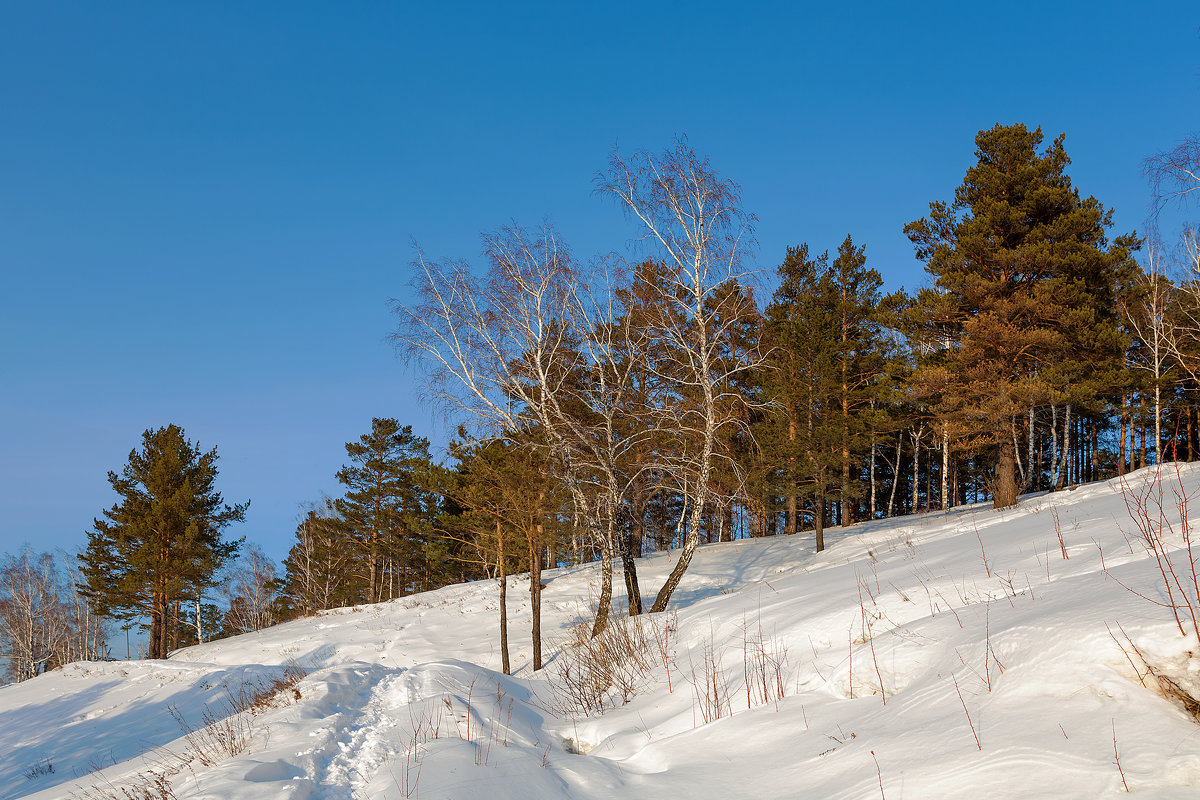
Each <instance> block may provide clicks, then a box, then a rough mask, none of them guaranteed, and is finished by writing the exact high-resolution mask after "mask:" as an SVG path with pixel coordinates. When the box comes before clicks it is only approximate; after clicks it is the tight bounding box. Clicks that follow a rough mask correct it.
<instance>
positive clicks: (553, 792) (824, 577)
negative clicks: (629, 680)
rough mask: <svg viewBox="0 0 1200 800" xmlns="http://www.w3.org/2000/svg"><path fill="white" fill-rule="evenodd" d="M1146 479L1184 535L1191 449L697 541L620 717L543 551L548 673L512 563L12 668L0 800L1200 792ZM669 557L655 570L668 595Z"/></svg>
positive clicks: (1198, 752)
mask: <svg viewBox="0 0 1200 800" xmlns="http://www.w3.org/2000/svg"><path fill="white" fill-rule="evenodd" d="M1155 481H1159V482H1160V483H1159V486H1160V488H1161V490H1162V492H1163V498H1164V505H1165V506H1166V509H1167V512H1166V513H1167V514H1168V517H1169V518H1171V520H1172V521H1173V523H1174V530H1175V534H1178V532H1179V525H1178V513H1179V512H1178V509H1177V504H1176V503H1175V498H1174V495H1173V491H1174V492H1177V491H1180V487H1182V489H1183V490H1186V491H1187V492H1188V493H1190V494H1194V493H1196V492H1198V491H1200V467H1195V466H1190V465H1187V466H1181V467H1178V468H1176V467H1175V466H1173V465H1170V466H1168V467H1166V468H1163V469H1162V471H1161V472H1156V471H1155V470H1153V469H1150V470H1143V471H1140V472H1138V473H1135V474H1134V475H1132V476H1129V477H1127V478H1126V479H1124V480H1114V481H1110V482H1107V483H1099V484H1093V485H1089V486H1085V487H1082V488H1079V489H1077V490H1075V491H1070V492H1061V493H1056V494H1047V495H1039V496H1030V497H1026V498H1023V499H1022V501H1021V503H1020V505H1019V506H1018V507H1016V508H1012V509H1008V510H1004V511H994V510H992V509H991V508H988V507H985V506H969V507H964V508H959V509H955V510H953V511H951V512H949V513H931V514H925V515H920V516H915V517H905V518H901V519H896V520H881V521H873V522H868V523H862V524H858V525H854V526H851V527H847V528H842V529H833V530H829V531H827V532H826V539H827V541H828V542H829V543H830V544H829V547H828V549H827V550H826V551H825V552H823V553H819V554H818V553H815V552H814V549H813V542H812V539H811V538H810V537H808V536H805V535H803V534H801V535H797V536H793V537H778V538H770V539H757V540H746V541H738V542H732V543H725V544H712V545H707V546H703V547H701V548H700V549H699V550H698V551H697V553H696V556H695V558H694V560H693V561H692V565H691V567H690V569H689V571H688V573H687V575H686V577H685V578H684V581H683V583H682V584H681V586H680V587H679V590H678V591H677V593H676V595H675V597H674V599H673V601H672V607H673V611H672V612H669V613H668V614H666V615H655V617H654V618H651V619H650V620H649V621H647V622H645V623H644V624H645V625H647V626H649V627H648V628H647V630H650V631H657V632H658V634H659V635H660V636H669V637H670V638H669V640H668V644H667V651H666V653H665V655H664V654H662V653H659V654H657V655H652V656H651V657H650V659H649V661H650V662H651V666H650V667H649V668H647V669H646V670H644V673H645V674H643V675H640V676H639V678H638V681H637V691H636V692H635V693H634V694H633V695H632V697H631V698H630V699H629V700H628V702H626V703H622V702H621V700H622V698H620V697H617V696H616V691H615V689H614V691H613V692H612V693H611V694H612V696H611V697H610V703H609V707H608V709H607V710H606V711H605V712H604V713H603V714H590V715H589V714H584V713H582V712H581V711H578V710H574V711H573V710H571V709H570V708H569V703H567V702H565V699H564V693H563V690H562V688H561V685H558V684H556V680H557V679H556V677H555V676H556V675H558V674H559V673H560V672H561V669H562V667H563V665H564V664H565V663H567V661H568V660H569V657H568V656H567V655H564V654H561V653H560V652H559V649H558V648H559V645H561V644H563V643H565V642H567V641H568V640H569V638H570V635H569V634H570V630H569V629H570V628H571V626H574V625H577V624H579V623H581V622H583V621H584V620H586V619H588V618H589V617H590V616H591V613H592V609H591V607H590V606H589V601H590V600H591V599H592V598H594V597H595V596H596V595H597V584H598V573H597V570H596V567H594V566H587V567H580V568H572V569H562V570H553V571H550V572H548V573H546V575H545V581H546V583H547V588H546V590H545V593H544V599H543V607H544V623H543V626H544V630H545V631H546V632H547V640H548V646H547V655H548V661H549V664H548V666H547V668H546V669H545V670H543V671H542V672H540V673H537V674H535V673H534V672H533V671H532V669H531V665H530V661H529V659H530V648H529V645H528V623H529V599H528V591H527V589H528V581H527V579H523V578H521V577H515V578H512V579H511V584H510V588H509V604H510V625H511V627H510V631H511V639H512V641H513V643H514V647H513V664H514V675H513V676H511V677H510V676H505V675H503V674H501V673H500V672H499V671H498V670H499V667H500V655H499V651H498V635H497V631H496V627H497V601H498V593H497V588H496V584H495V582H494V581H481V582H477V583H472V584H466V585H459V586H451V587H447V588H444V589H440V590H438V591H434V592H429V593H426V594H421V595H414V596H411V597H406V598H403V599H401V600H397V601H394V602H391V603H385V604H380V605H374V606H363V607H358V608H350V609H340V610H336V611H332V612H327V613H324V614H321V615H319V616H316V617H312V618H308V619H301V620H296V621H293V622H289V623H286V624H283V625H279V626H276V627H274V628H271V629H269V630H266V631H263V632H261V633H257V634H248V635H244V636H238V637H235V638H232V639H226V640H223V641H220V642H214V643H210V644H205V645H200V646H197V647H191V648H188V649H185V650H182V651H179V652H176V653H174V654H172V655H171V657H170V658H169V659H166V660H163V661H137V662H109V663H79V664H72V665H70V666H68V667H66V668H64V669H60V670H57V671H55V672H53V673H50V674H47V675H44V676H41V677H39V678H36V679H34V680H31V681H27V682H25V683H21V684H16V685H11V686H7V687H5V688H3V689H0V754H2V755H0V800H15V798H37V800H51V798H70V797H75V798H102V797H105V798H106V797H122V796H123V795H121V794H120V793H119V790H120V788H121V787H123V786H131V785H134V784H136V781H137V775H138V774H139V773H141V774H142V775H143V776H146V775H153V774H155V772H154V771H155V770H158V771H159V772H162V771H163V770H164V769H167V768H168V767H169V766H170V765H176V766H175V767H174V768H172V769H177V770H178V771H176V772H175V773H174V774H173V775H171V776H170V778H169V782H170V786H171V791H172V792H173V793H174V796H175V797H177V798H178V800H215V799H216V798H231V799H233V800H251V799H253V800H264V799H268V798H281V799H282V798H292V799H293V800H366V799H367V798H371V799H372V800H393V799H394V798H404V797H420V798H427V799H429V800H433V799H434V798H473V799H474V798H487V800H507V798H522V800H524V799H526V798H530V797H555V798H559V797H561V798H579V799H580V800H582V799H583V798H610V797H637V798H648V799H651V800H653V799H654V798H664V800H665V798H679V797H686V798H689V800H709V798H713V799H714V800H716V799H718V798H719V799H720V800H726V799H727V798H735V797H756V798H792V797H801V796H802V797H806V798H872V797H878V798H884V800H903V799H904V798H909V800H918V799H919V800H930V799H933V798H955V800H957V799H958V798H963V797H986V798H997V799H999V798H1019V799H1020V800H1031V799H1032V798H1043V797H1044V798H1064V797H1079V798H1098V797H1110V796H1117V795H1122V794H1124V793H1125V785H1126V784H1128V787H1129V789H1130V790H1132V792H1133V793H1134V794H1136V795H1138V796H1141V797H1149V798H1194V797H1197V796H1200V726H1198V725H1197V723H1196V722H1194V721H1193V720H1192V719H1191V718H1190V717H1189V716H1188V715H1187V714H1186V713H1185V712H1184V710H1183V709H1182V708H1181V707H1180V706H1178V705H1177V704H1173V703H1172V702H1170V701H1168V700H1166V699H1164V698H1163V697H1161V696H1160V695H1159V694H1158V693H1156V692H1153V691H1151V690H1150V689H1148V688H1146V687H1145V686H1143V685H1142V682H1141V681H1139V679H1138V675H1137V672H1135V670H1140V669H1141V665H1140V663H1138V658H1137V656H1136V654H1131V653H1127V652H1125V651H1126V650H1129V648H1130V646H1131V644H1132V645H1133V646H1136V647H1137V648H1138V649H1139V650H1140V651H1141V652H1142V654H1143V655H1144V656H1145V658H1146V659H1147V660H1149V661H1150V662H1151V663H1153V664H1154V665H1155V666H1156V667H1157V668H1158V669H1160V670H1161V671H1163V672H1164V673H1166V674H1169V675H1170V676H1171V677H1172V678H1173V679H1174V680H1175V681H1176V682H1177V683H1178V684H1179V685H1180V686H1182V687H1183V688H1185V689H1189V690H1191V691H1192V692H1193V693H1194V694H1200V691H1198V689H1200V680H1198V679H1200V658H1197V657H1196V656H1195V655H1194V654H1196V653H1200V649H1198V647H1200V643H1198V642H1196V641H1195V639H1194V638H1192V637H1184V636H1181V635H1180V631H1179V628H1178V626H1177V625H1176V624H1175V621H1174V618H1173V617H1172V615H1171V613H1170V611H1169V610H1168V609H1166V608H1163V607H1161V606H1159V605H1156V604H1155V603H1154V602H1151V601H1153V600H1159V601H1162V600H1164V599H1165V595H1164V593H1163V590H1162V586H1161V579H1160V577H1159V571H1158V568H1157V567H1156V565H1155V562H1154V560H1153V559H1151V558H1149V557H1148V556H1147V554H1146V551H1145V549H1144V548H1143V547H1142V546H1141V545H1140V543H1139V540H1138V539H1137V538H1136V528H1135V526H1134V524H1133V521H1132V520H1131V518H1130V514H1129V511H1128V509H1127V504H1126V494H1125V492H1128V491H1139V490H1141V489H1142V488H1145V487H1148V486H1149V487H1153V486H1154V485H1155V484H1154V482H1155ZM1123 489H1124V490H1125V492H1123ZM1194 505H1195V507H1196V508H1197V509H1200V504H1194ZM1056 520H1057V529H1058V530H1059V531H1061V533H1062V537H1063V543H1064V544H1063V546H1065V549H1066V553H1067V555H1068V556H1069V558H1063V554H1062V550H1061V548H1060V544H1059V540H1058V537H1057V535H1056ZM1168 542H1169V543H1173V546H1174V545H1177V544H1178V543H1179V542H1178V540H1177V538H1175V539H1172V538H1170V537H1168ZM674 558H675V555H674V554H671V553H666V554H658V555H655V556H652V557H650V558H647V559H644V560H642V561H641V562H640V563H639V570H640V579H641V584H642V586H643V587H646V591H647V593H648V595H649V593H650V592H652V591H654V590H656V589H657V587H658V585H660V584H661V581H662V579H663V578H664V577H665V576H666V574H667V572H668V571H669V569H670V567H671V565H672V563H673V561H674ZM1189 579H1190V578H1189ZM614 583H615V585H616V586H617V587H621V586H623V582H622V581H621V579H620V576H619V575H618V576H617V578H616V580H615V581H614ZM1121 584H1124V585H1125V586H1127V587H1130V588H1134V589H1136V590H1137V591H1138V592H1141V593H1142V594H1144V595H1146V597H1147V598H1149V599H1146V598H1143V597H1139V596H1137V595H1136V594H1134V593H1132V592H1131V591H1129V590H1127V589H1126V588H1123V587H1122V585H1121ZM621 599H622V598H620V597H618V604H619V603H620V600H621ZM668 629H669V630H668ZM1113 634H1115V636H1114V635H1113ZM1126 637H1128V639H1127V638H1126ZM292 662H295V663H298V664H300V665H301V666H303V667H304V668H305V669H306V670H307V671H308V674H307V676H306V677H305V678H304V679H303V680H302V681H301V682H300V683H299V685H298V686H297V689H298V690H299V695H300V696H299V699H296V698H295V696H294V695H291V694H290V692H285V693H284V694H285V695H287V696H286V697H283V698H282V700H281V701H280V702H279V703H277V704H276V707H273V708H269V709H267V710H264V711H262V712H261V713H257V714H255V715H254V716H253V718H252V719H251V720H250V721H249V722H248V723H247V729H248V730H247V736H248V739H247V748H246V749H245V751H244V752H241V753H239V754H237V755H231V756H225V757H222V758H219V759H216V760H215V761H214V762H213V763H211V764H210V765H209V766H204V765H202V764H201V763H200V762H199V761H198V760H195V759H193V760H192V761H191V763H190V764H188V765H187V766H186V767H178V765H179V764H180V763H181V759H182V758H183V757H184V756H185V755H186V754H187V753H188V742H187V740H186V738H185V737H184V736H183V730H182V729H181V725H180V723H179V722H178V721H177V719H176V717H178V718H180V719H182V720H184V721H185V723H186V724H188V725H190V726H192V727H193V728H198V727H200V725H201V720H202V715H203V714H204V713H205V710H206V709H208V711H209V713H210V715H213V714H215V715H216V716H218V717H219V716H221V713H222V712H220V709H222V708H223V707H224V706H223V705H222V701H223V698H224V697H225V696H227V694H228V692H229V691H230V690H231V688H232V689H234V690H236V689H237V687H239V686H243V685H245V684H246V683H247V682H251V683H253V682H256V681H257V682H260V683H261V682H265V681H269V680H271V679H272V678H274V677H277V676H280V675H282V673H283V671H284V669H285V667H286V665H287V664H289V663H292ZM763 675H766V676H767V680H766V681H765V683H764V681H763V680H762V676H763ZM714 683H715V685H716V696H715V698H714V696H713V694H712V686H713V684H714ZM556 685H557V686H558V688H556ZM779 690H782V695H783V696H782V697H781V698H780V697H779V696H778V691H779ZM1118 761H1119V765H1118ZM153 796H154V797H158V796H159V795H153Z"/></svg>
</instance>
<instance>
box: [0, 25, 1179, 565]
mask: <svg viewBox="0 0 1200 800" xmlns="http://www.w3.org/2000/svg"><path fill="white" fill-rule="evenodd" d="M0 8H2V10H3V20H4V24H3V26H0V276H2V277H3V292H2V293H0V298H3V299H2V303H3V309H2V312H0V507H2V508H3V515H2V516H0V552H2V551H8V552H11V551H13V550H15V549H16V548H17V547H19V546H20V545H21V544H22V543H24V542H29V543H31V544H33V545H34V546H35V547H37V548H39V549H48V548H53V547H63V548H67V549H75V548H78V547H81V546H82V545H83V544H84V542H85V541H86V538H85V531H86V530H87V529H88V528H89V527H90V524H91V520H92V518H93V517H95V516H97V515H98V514H99V513H100V511H101V509H103V508H105V507H107V506H109V505H111V504H112V502H113V501H114V499H115V495H113V494H112V492H111V490H110V489H109V487H108V484H107V482H106V480H105V473H106V472H107V471H108V470H110V469H113V470H117V469H120V467H121V465H122V464H123V463H124V461H125V457H126V455H127V454H128V452H129V450H130V449H131V448H133V447H134V446H136V444H137V443H138V441H139V437H140V434H141V432H142V431H143V430H145V429H146V428H149V427H158V426H162V425H166V424H168V423H176V424H179V425H182V426H183V427H184V428H185V430H186V431H187V432H188V434H189V435H190V436H191V437H192V438H193V439H196V440H198V441H199V443H200V444H201V445H202V446H204V447H206V448H207V447H212V446H218V447H219V450H220V453H221V479H220V484H219V485H220V487H221V489H222V490H223V491H224V493H225V495H226V498H227V499H228V500H230V501H242V500H245V499H247V498H250V499H251V500H252V505H251V508H250V511H249V513H248V515H247V521H246V522H245V523H244V524H243V525H240V526H238V527H237V529H236V531H231V532H236V534H237V535H245V536H247V537H248V538H249V539H251V540H253V541H256V542H259V543H260V544H262V545H263V547H264V549H265V550H266V552H267V553H268V554H270V555H272V556H274V557H276V558H281V557H282V556H283V555H284V554H285V553H286V551H287V548H288V546H289V540H290V539H291V536H292V533H293V531H294V528H295V520H296V516H297V509H298V506H299V504H300V503H302V502H304V501H311V500H315V499H317V498H319V497H320V495H321V493H322V492H328V493H335V492H336V491H337V484H336V482H335V480H334V478H333V475H334V473H335V472H336V471H337V469H338V467H339V466H340V465H341V464H342V463H343V461H344V455H345V451H344V449H343V444H344V442H346V441H347V440H350V439H353V438H356V437H357V436H359V435H360V434H361V433H364V432H366V431H367V430H368V429H369V428H370V420H371V417H372V416H394V417H397V418H398V419H400V420H401V421H402V422H404V423H408V424H412V425H413V427H414V428H415V429H416V430H417V431H418V432H420V433H422V434H424V435H426V436H429V437H430V438H431V439H433V440H434V441H435V443H437V444H441V443H443V442H444V441H445V436H446V431H447V426H446V424H445V421H444V420H441V419H438V418H435V417H434V416H433V415H432V414H431V412H430V410H429V409H428V408H426V407H424V406H422V405H421V404H420V402H419V399H418V395H419V392H418V388H417V387H416V386H415V385H414V376H413V375H412V374H411V373H409V372H407V371H406V370H405V368H404V366H403V365H402V364H401V363H400V362H398V361H397V360H396V358H395V357H394V355H393V353H392V350H391V348H390V346H389V345H388V343H387V341H386V337H387V336H388V334H389V333H390V332H391V330H392V328H393V318H392V317H391V315H390V313H389V310H388V308H389V307H388V300H389V299H390V298H393V297H399V298H403V297H404V295H405V292H406V284H407V282H408V279H409V274H408V261H409V258H410V254H411V249H410V243H411V241H412V240H413V239H415V240H417V241H418V242H419V243H420V245H421V247H422V248H423V249H424V250H425V251H427V252H428V253H430V254H433V255H445V256H454V257H466V258H476V257H477V254H478V250H479V234H480V232H482V231H486V230H491V229H494V228H496V227H498V226H500V225H503V224H505V223H507V222H509V221H511V220H517V221H521V222H526V223H537V222H539V221H541V220H542V219H543V218H549V219H550V220H551V221H552V222H553V223H554V224H555V225H556V226H557V227H558V229H559V231H560V232H561V233H562V234H563V236H564V237H565V238H566V239H567V241H568V242H570V243H571V245H572V247H573V249H574V250H575V251H576V253H577V254H579V255H584V256H586V255H588V254H591V253H594V252H599V251H609V250H614V249H615V250H622V249H623V248H624V247H625V243H626V242H627V241H628V239H629V238H630V236H631V235H632V230H631V229H630V228H629V227H628V226H627V224H626V223H625V222H624V220H623V218H622V216H621V214H620V212H619V211H618V210H617V209H616V208H615V207H613V206H612V205H611V204H610V203H608V202H606V201H604V200H602V199H600V198H597V197H595V196H594V195H593V194H592V191H591V179H592V176H593V174H594V173H595V172H596V171H597V170H598V169H600V168H601V167H603V166H604V164H605V161H606V159H607V156H608V154H609V153H610V151H611V149H612V147H613V146H614V145H617V144H619V145H620V146H621V147H622V148H623V149H627V150H634V149H655V150H657V149H661V148H663V147H665V146H666V145H667V144H668V143H669V142H670V140H671V138H672V137H673V136H674V135H675V134H677V133H686V134H687V135H688V136H689V137H690V139H691V142H692V144H693V146H694V147H695V148H696V149H697V150H698V151H700V152H702V153H706V154H708V155H710V156H711V157H712V160H713V163H714V165H715V166H716V167H717V168H718V169H719V170H720V171H721V172H722V173H723V174H724V175H726V176H728V177H731V178H733V179H734V180H736V181H738V182H739V183H740V184H741V185H742V187H743V195H744V202H745V206H746V208H747V209H748V210H750V211H752V212H754V213H756V214H757V215H758V217H759V226H758V238H759V241H760V244H761V247H760V250H759V254H758V261H759V263H760V264H761V265H762V266H763V267H764V268H766V269H768V270H769V269H771V268H772V267H773V266H774V265H775V264H777V263H778V261H779V260H780V259H781V257H782V254H783V252H784V248H785V247H786V246H787V245H788V244H796V243H799V242H802V241H807V242H809V243H810V244H811V245H812V246H813V247H814V248H815V249H816V250H818V251H820V250H823V249H826V248H829V249H834V248H836V246H837V244H838V243H839V242H840V241H841V239H842V238H843V237H844V236H845V235H846V233H852V234H853V235H854V237H855V239H856V241H858V242H859V243H862V244H865V245H866V247H867V255H868V259H869V263H870V264H871V265H872V266H874V267H876V268H877V269H879V270H880V272H881V273H882V274H883V275H884V277H885V280H886V281H887V283H888V286H889V287H891V288H896V287H899V286H901V285H903V286H905V287H907V288H910V289H912V288H915V287H917V286H919V285H920V284H921V283H922V281H923V280H924V273H923V271H922V268H921V265H920V264H919V263H918V262H916V261H915V260H914V258H913V255H912V248H911V245H910V244H909V243H908V241H907V239H905V237H904V236H903V233H902V228H903V226H904V224H905V223H906V222H908V221H910V220H913V219H916V218H918V217H920V216H922V215H923V214H924V213H925V212H926V210H927V208H928V204H929V202H930V201H932V200H939V199H949V198H950V196H951V194H952V192H953V189H954V187H955V186H956V185H957V184H958V182H959V181H960V179H961V177H962V175H963V173H964V171H965V170H966V168H967V167H968V166H969V165H970V163H971V161H972V152H973V149H974V145H973V136H974V134H975V132H976V131H978V130H979V129H980V128H984V127H990V126H992V125H993V124H995V123H996V122H1003V123H1011V122H1025V123H1026V124H1028V125H1030V126H1035V125H1041V126H1042V127H1043V129H1044V130H1045V131H1046V132H1047V134H1048V137H1050V136H1053V135H1055V134H1057V133H1059V132H1065V133H1066V134H1067V141H1066V146H1067V152H1068V153H1069V154H1070V155H1071V157H1072V159H1073V165H1072V168H1071V174H1072V176H1073V178H1074V179H1075V182H1076V185H1077V186H1078V187H1079V188H1080V189H1081V191H1082V192H1083V193H1084V194H1094V195H1095V196H1096V197H1097V198H1099V199H1100V200H1101V202H1103V203H1104V204H1105V205H1107V206H1109V207H1112V208H1114V209H1115V210H1116V217H1115V219H1116V232H1123V231H1127V230H1130V229H1134V228H1137V229H1139V230H1141V229H1143V228H1144V219H1145V215H1146V212H1147V206H1148V201H1149V197H1148V192H1147V189H1146V186H1145V182H1144V180H1143V179H1142V177H1141V175H1140V171H1139V166H1140V161H1141V159H1142V158H1144V157H1145V156H1146V155H1147V154H1149V153H1151V152H1154V151H1157V150H1162V149H1165V148H1168V147H1170V146H1172V145H1173V144H1175V143H1176V142H1178V141H1179V140H1180V139H1181V138H1183V137H1184V136H1185V135H1187V134H1189V133H1195V132H1197V131H1200V114H1198V109H1200V38H1198V26H1200V13H1197V9H1196V7H1195V6H1194V4H1193V3H1187V2H1161V3H1143V4H1137V6H1134V5H1133V4H1128V3H1103V2H1101V3H1096V2H1088V3H1084V2H1078V3H1055V2H1040V3H1005V4H1002V5H995V4H980V3H958V2H954V3H910V4H899V3H868V4H860V5H855V6H844V7H839V8H833V4H824V3H823V4H819V5H818V4H809V3H780V4H730V3H707V2H691V3H672V4H657V5H654V6H653V7H650V8H646V7H643V6H642V5H641V4H629V5H620V4H569V3H546V4H517V5H506V4H493V3H479V4H455V5H449V4H437V5H436V7H435V4H422V5H421V6H419V7H418V6H416V5H414V4H407V3H338V4H334V3H325V4H315V3H297V2H290V3H267V2H262V3H217V2H212V3H196V4H184V3H135V2H129V3H120V4H102V3H51V2H47V3H21V4H18V3H2V4H0Z"/></svg>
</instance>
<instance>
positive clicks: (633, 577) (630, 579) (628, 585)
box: [621, 520, 642, 617]
mask: <svg viewBox="0 0 1200 800" xmlns="http://www.w3.org/2000/svg"><path fill="white" fill-rule="evenodd" d="M634 528H635V525H634V523H633V521H632V520H630V524H629V527H628V529H627V530H626V531H625V532H623V533H622V535H621V570H622V572H624V573H625V594H626V596H627V597H628V598H629V616H631V617H636V616H637V615H638V614H641V613H642V591H641V589H640V588H639V587H638V575H637V562H636V561H635V560H634V553H633V548H634V542H633V538H634Z"/></svg>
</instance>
